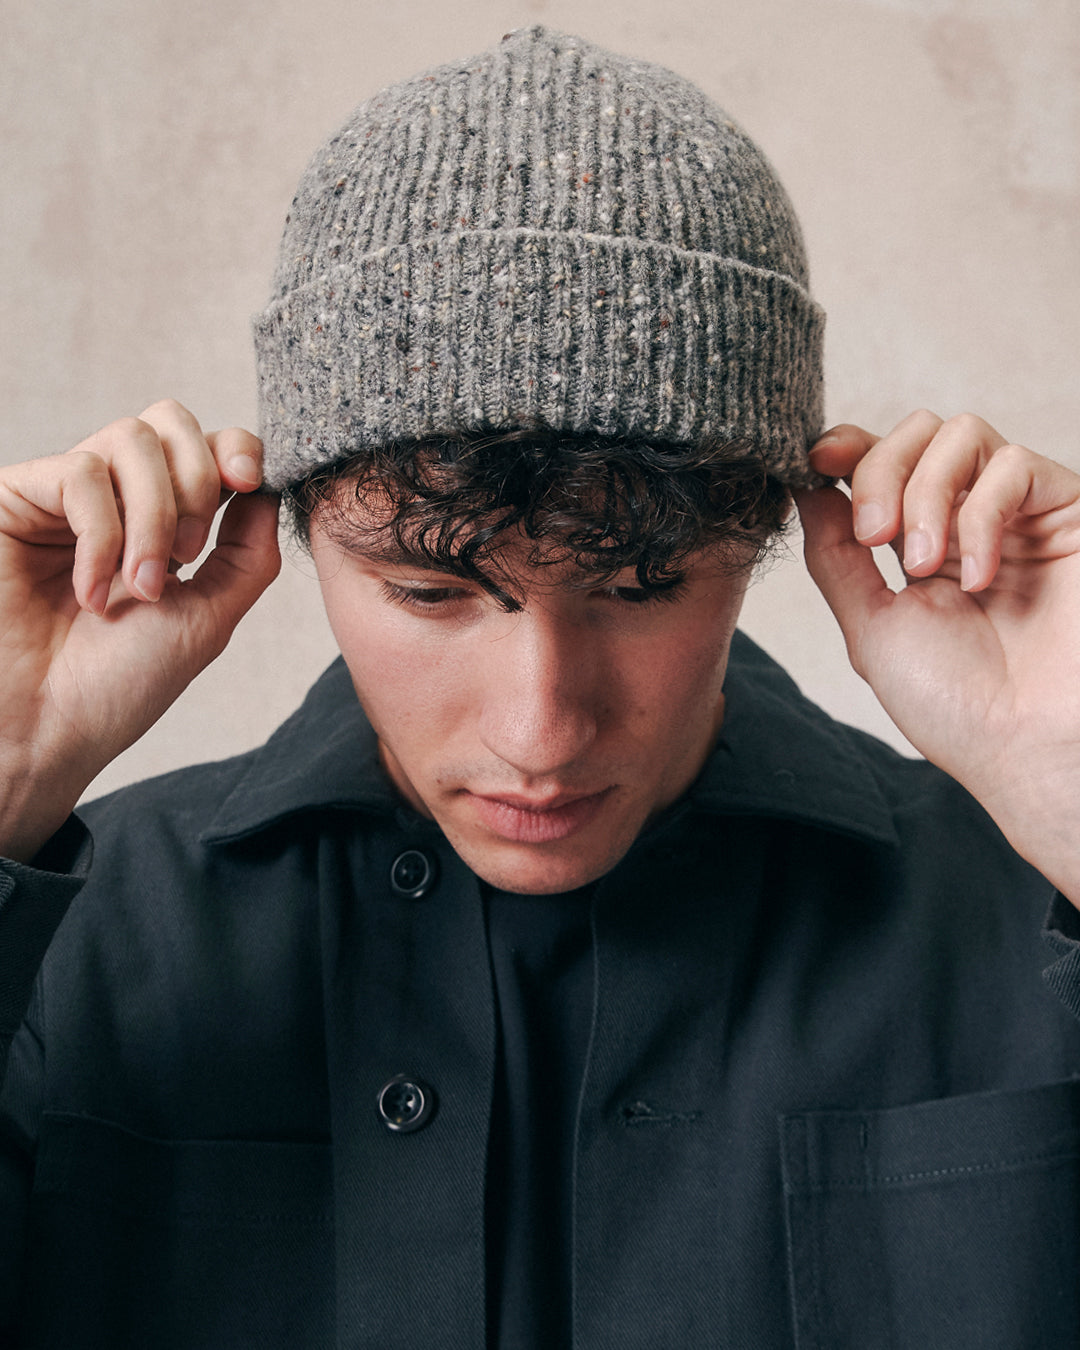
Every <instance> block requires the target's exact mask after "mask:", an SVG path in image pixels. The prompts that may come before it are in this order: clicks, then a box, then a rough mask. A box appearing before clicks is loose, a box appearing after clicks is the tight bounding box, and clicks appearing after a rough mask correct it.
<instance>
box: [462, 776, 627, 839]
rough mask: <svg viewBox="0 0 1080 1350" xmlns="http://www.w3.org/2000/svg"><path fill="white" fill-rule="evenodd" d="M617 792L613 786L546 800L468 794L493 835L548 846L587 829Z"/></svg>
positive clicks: (564, 794) (556, 796) (477, 812)
mask: <svg viewBox="0 0 1080 1350" xmlns="http://www.w3.org/2000/svg"><path fill="white" fill-rule="evenodd" d="M614 791H615V788H614V787H613V786H612V787H606V788H604V789H602V791H600V792H592V793H589V794H587V795H576V796H575V795H572V794H569V793H565V792H561V793H557V794H555V795H553V796H548V797H544V798H529V797H521V796H515V795H513V794H510V795H507V796H503V797H497V796H485V795H483V794H480V793H475V792H469V793H468V794H467V795H468V797H469V800H470V801H471V803H472V805H473V808H474V810H475V811H476V814H477V815H478V816H479V818H480V821H481V823H482V824H483V825H484V826H485V827H486V828H487V829H488V830H490V831H491V833H492V834H497V835H498V836H499V837H500V838H501V839H506V840H509V841H510V842H511V843H515V844H549V843H553V842H555V841H557V840H560V839H566V838H568V837H569V836H570V835H572V834H575V833H576V832H577V831H578V830H582V829H584V828H585V826H586V825H588V824H590V822H591V821H592V820H593V819H594V817H595V816H596V815H597V814H598V812H599V811H600V810H601V808H602V807H603V805H604V803H605V801H606V800H607V798H608V797H609V796H610V795H611V793H613V792H614Z"/></svg>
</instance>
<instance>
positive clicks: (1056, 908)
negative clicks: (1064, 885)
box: [1043, 893, 1080, 1020]
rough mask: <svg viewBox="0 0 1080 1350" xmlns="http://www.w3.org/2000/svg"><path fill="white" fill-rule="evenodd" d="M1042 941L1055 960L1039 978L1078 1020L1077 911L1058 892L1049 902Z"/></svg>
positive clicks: (1079, 944) (1079, 915)
mask: <svg viewBox="0 0 1080 1350" xmlns="http://www.w3.org/2000/svg"><path fill="white" fill-rule="evenodd" d="M1043 940H1044V941H1045V943H1046V945H1047V946H1048V947H1049V948H1050V950H1051V951H1052V952H1053V953H1054V957H1055V959H1054V960H1053V961H1052V962H1051V963H1050V964H1049V965H1048V966H1047V967H1046V969H1045V970H1044V971H1043V979H1044V980H1045V981H1046V983H1047V984H1048V985H1049V986H1050V988H1051V989H1052V990H1053V991H1054V993H1055V994H1057V996H1058V998H1059V999H1061V1001H1062V1003H1064V1005H1065V1007H1066V1008H1068V1010H1069V1012H1071V1013H1072V1015H1073V1016H1074V1017H1075V1018H1077V1019H1078V1020H1080V911H1078V910H1077V909H1076V906H1075V905H1073V904H1072V903H1071V902H1070V901H1068V900H1066V898H1065V897H1064V896H1063V895H1061V894H1060V893H1058V894H1056V895H1055V896H1054V898H1053V900H1052V901H1051V903H1050V912H1049V913H1048V914H1047V916H1046V923H1045V924H1044V926H1043Z"/></svg>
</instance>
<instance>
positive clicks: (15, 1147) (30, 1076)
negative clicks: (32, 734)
mask: <svg viewBox="0 0 1080 1350" xmlns="http://www.w3.org/2000/svg"><path fill="white" fill-rule="evenodd" d="M92 851H93V850H92V845H91V841H90V835H89V832H88V831H87V829H86V827H85V826H84V825H83V824H82V822H81V821H80V820H78V818H77V817H75V816H72V817H71V819H70V820H68V822H67V824H65V825H64V826H63V827H62V828H61V829H60V830H59V831H58V832H57V834H56V835H54V836H53V838H52V839H51V840H50V841H49V843H48V844H47V845H46V846H45V848H44V849H43V850H42V851H41V853H39V854H38V856H37V857H36V858H35V859H34V860H33V864H32V865H24V864H22V863H16V862H11V861H10V860H7V859H0V1346H2V1345H6V1344H7V1343H8V1342H7V1339H6V1336H7V1333H8V1331H9V1329H10V1327H11V1325H12V1324H13V1321H14V1318H15V1316H16V1309H17V1304H18V1299H19V1290H20V1287H21V1281H22V1265H23V1250H24V1243H25V1238H24V1228H25V1220H26V1209H27V1199H28V1196H29V1193H30V1185H31V1180H32V1169H31V1152H32V1145H33V1133H34V1127H33V1125H32V1121H31V1117H32V1115H33V1113H34V1107H35V1104H36V1103H38V1102H39V1100H40V1096H41V1089H42V1081H41V1079H42V1072H43V1067H44V1065H43V1058H42V1054H41V1045H40V1040H39V1039H38V1037H37V1034H36V1032H35V1031H34V1026H33V1022H34V1019H33V1017H32V1015H29V1014H30V1004H31V1000H32V998H33V996H34V991H35V982H36V979H37V973H38V970H39V969H40V966H41V963H42V961H43V959H44V957H45V952H46V950H47V949H48V946H49V943H50V942H51V941H52V938H53V934H54V933H55V932H56V930H57V928H58V927H59V925H60V921H61V920H62V919H63V917H64V915H65V914H66V913H67V909H68V906H69V905H70V904H71V901H72V900H73V899H74V897H75V896H76V895H77V894H78V892H79V890H80V889H81V888H82V885H83V882H84V881H85V879H86V874H87V872H88V871H89V867H90V859H91V854H92Z"/></svg>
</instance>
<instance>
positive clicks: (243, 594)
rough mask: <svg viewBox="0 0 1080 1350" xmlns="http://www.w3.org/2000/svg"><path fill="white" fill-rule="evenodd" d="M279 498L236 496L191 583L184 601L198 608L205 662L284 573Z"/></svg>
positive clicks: (187, 587) (218, 649)
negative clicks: (278, 534) (214, 540)
mask: <svg viewBox="0 0 1080 1350" xmlns="http://www.w3.org/2000/svg"><path fill="white" fill-rule="evenodd" d="M278 504H279V499H278V498H277V497H272V496H269V495H265V496H263V495H259V496H239V495H238V496H235V497H234V498H233V499H232V501H231V502H230V503H229V505H228V506H227V507H226V508H225V514H224V515H223V516H222V519H221V525H220V527H219V529H218V537H217V543H216V544H215V547H214V549H213V551H212V552H211V554H210V555H209V557H208V558H207V559H206V561H205V562H204V563H203V564H202V566H201V567H200V568H199V570H198V571H197V572H196V573H195V575H194V576H193V577H192V578H191V580H190V581H186V582H184V583H183V589H184V598H185V600H191V601H195V602H197V603H198V605H199V607H200V614H201V622H202V625H203V632H202V635H201V646H202V649H203V659H212V657H213V656H216V655H217V654H218V653H219V652H220V651H222V650H223V649H224V647H225V644H226V643H227V642H228V640H229V637H230V636H231V635H232V631H233V629H234V628H235V627H236V625H237V624H238V623H239V622H240V620H241V619H242V618H243V616H244V615H245V614H246V613H247V611H248V610H249V609H250V608H251V606H252V605H253V604H254V603H255V601H256V600H257V599H258V598H259V596H260V595H261V594H262V593H263V591H264V590H265V589H266V588H267V586H269V585H270V583H271V582H272V581H273V580H274V578H275V577H276V576H277V574H278V572H279V570H280V568H281V554H280V552H279V549H278V538H277V518H278Z"/></svg>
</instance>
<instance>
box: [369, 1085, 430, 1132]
mask: <svg viewBox="0 0 1080 1350" xmlns="http://www.w3.org/2000/svg"><path fill="white" fill-rule="evenodd" d="M378 1106H379V1118H380V1119H381V1120H382V1123H383V1124H384V1125H385V1126H386V1128H387V1129H388V1130H393V1131H394V1133H395V1134H409V1133H410V1132H411V1131H413V1130H419V1129H421V1128H422V1127H423V1126H424V1125H426V1124H427V1123H428V1121H429V1120H430V1119H431V1117H432V1116H433V1115H434V1114H435V1090H434V1088H430V1087H428V1085H427V1084H426V1083H421V1082H420V1081H419V1080H418V1079H415V1078H407V1077H406V1076H405V1074H403V1073H399V1074H398V1075H397V1077H396V1078H391V1079H390V1081H389V1083H387V1084H385V1085H384V1086H383V1087H382V1088H380V1090H379V1097H378Z"/></svg>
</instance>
